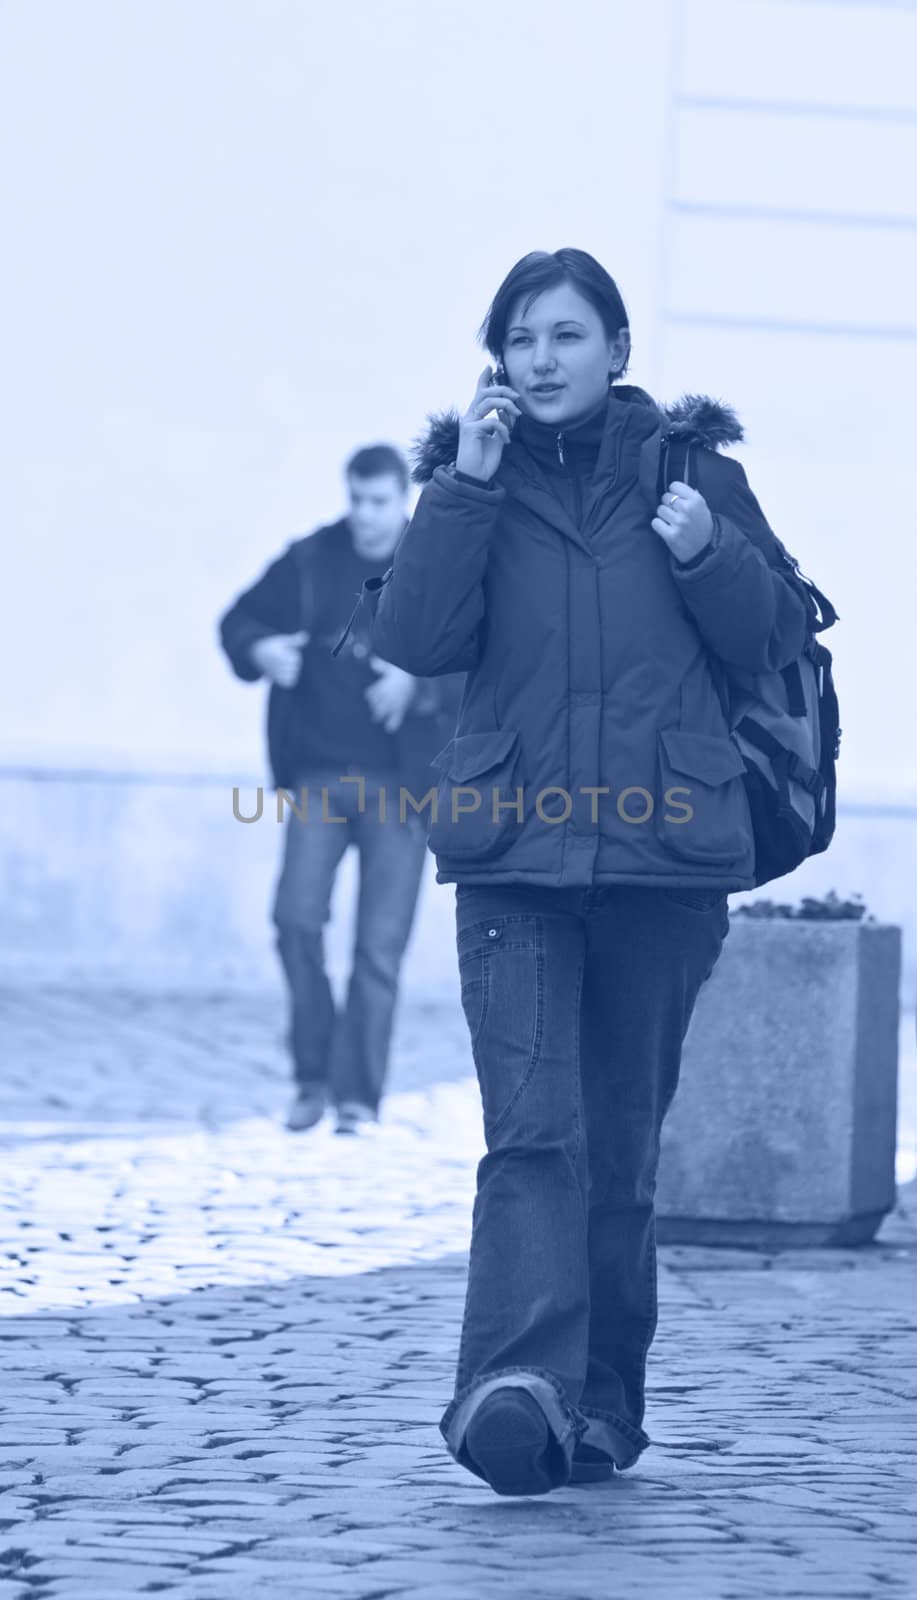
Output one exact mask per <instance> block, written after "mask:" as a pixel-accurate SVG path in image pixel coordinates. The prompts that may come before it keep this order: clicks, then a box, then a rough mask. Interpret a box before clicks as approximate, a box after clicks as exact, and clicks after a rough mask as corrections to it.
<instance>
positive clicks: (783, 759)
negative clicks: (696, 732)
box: [735, 717, 825, 805]
mask: <svg viewBox="0 0 917 1600" xmlns="http://www.w3.org/2000/svg"><path fill="white" fill-rule="evenodd" d="M735 731H736V733H740V734H741V735H742V736H743V738H745V739H747V740H748V742H749V744H753V745H754V746H755V749H756V750H760V751H761V753H762V755H765V756H767V757H768V759H769V761H770V763H771V766H772V767H773V769H774V774H775V776H776V778H777V780H778V783H779V784H780V788H781V800H782V801H784V802H785V803H786V804H787V805H788V804H789V791H788V780H789V779H790V778H792V779H793V782H794V783H798V784H799V785H800V786H801V787H802V788H803V789H807V790H808V792H809V794H811V795H813V796H814V798H815V799H816V800H818V799H820V797H821V795H822V792H823V790H824V788H825V780H824V778H823V777H822V775H821V773H820V772H819V771H818V769H817V768H816V767H810V766H809V764H808V762H807V761H803V760H802V758H801V757H800V756H798V755H797V754H796V752H795V751H794V750H788V749H787V748H786V746H785V745H782V744H781V743H780V740H779V739H775V738H774V735H773V734H772V733H771V732H770V731H769V730H768V729H767V728H763V727H762V726H761V724H760V722H756V721H755V719H754V717H743V718H742V720H741V721H740V722H737V723H736V727H735Z"/></svg>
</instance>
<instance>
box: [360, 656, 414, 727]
mask: <svg viewBox="0 0 917 1600" xmlns="http://www.w3.org/2000/svg"><path fill="white" fill-rule="evenodd" d="M369 665H370V666H371V667H372V669H373V671H374V672H378V674H379V676H378V678H377V679H376V681H375V683H371V684H370V686H369V688H368V689H367V691H366V698H367V700H368V701H369V709H370V711H371V713H372V717H373V721H374V722H381V723H382V726H383V727H384V729H385V731H386V733H397V731H398V729H399V728H400V727H401V723H402V721H403V719H404V714H405V712H406V711H407V709H408V706H409V705H410V703H411V701H412V700H413V698H414V695H415V694H416V692H417V679H416V678H414V677H412V676H411V674H410V672H404V671H403V670H402V668H401V667H396V666H394V665H393V664H392V662H391V661H383V660H382V658H381V656H370V657H369Z"/></svg>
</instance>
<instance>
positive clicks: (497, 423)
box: [455, 367, 522, 483]
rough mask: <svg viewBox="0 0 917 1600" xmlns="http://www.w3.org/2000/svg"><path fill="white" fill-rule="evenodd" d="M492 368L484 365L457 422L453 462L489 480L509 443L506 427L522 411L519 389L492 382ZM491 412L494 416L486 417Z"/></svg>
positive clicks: (507, 427) (474, 474)
mask: <svg viewBox="0 0 917 1600" xmlns="http://www.w3.org/2000/svg"><path fill="white" fill-rule="evenodd" d="M493 378H494V370H493V368H492V367H485V368H484V371H483V372H482V373H481V376H480V377H479V379H478V386H477V388H476V389H475V391H474V399H473V400H472V402H471V405H470V406H469V407H468V410H467V411H466V412H465V415H464V416H463V417H462V419H461V421H460V423H459V446H458V455H457V456H456V458H455V465H456V467H457V468H458V470H459V472H467V473H468V474H469V475H470V476H471V477H472V478H482V479H484V481H485V482H488V483H489V482H490V479H491V478H492V477H493V475H494V473H495V472H496V470H497V468H498V466H499V465H500V458H501V456H502V455H503V450H504V447H505V446H506V445H508V444H509V439H510V430H511V428H512V425H513V423H514V422H515V420H516V418H517V417H521V415H522V412H521V411H520V409H519V407H518V406H517V404H516V400H517V398H518V394H519V391H518V389H511V388H510V387H509V384H506V383H494V381H493ZM493 411H495V412H496V413H497V414H496V416H488V414H487V413H488V412H493Z"/></svg>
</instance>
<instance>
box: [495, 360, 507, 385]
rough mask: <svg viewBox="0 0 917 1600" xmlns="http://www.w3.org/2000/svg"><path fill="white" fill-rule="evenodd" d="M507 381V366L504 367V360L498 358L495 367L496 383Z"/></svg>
mask: <svg viewBox="0 0 917 1600" xmlns="http://www.w3.org/2000/svg"><path fill="white" fill-rule="evenodd" d="M505 382H506V368H505V367H504V365H503V362H502V361H499V360H498V361H497V364H496V366H495V367H494V383H505Z"/></svg>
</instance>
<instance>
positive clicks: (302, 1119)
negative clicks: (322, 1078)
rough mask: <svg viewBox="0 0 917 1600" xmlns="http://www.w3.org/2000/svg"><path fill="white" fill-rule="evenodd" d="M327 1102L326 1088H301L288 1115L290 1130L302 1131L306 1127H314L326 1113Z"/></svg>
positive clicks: (292, 1131)
mask: <svg viewBox="0 0 917 1600" xmlns="http://www.w3.org/2000/svg"><path fill="white" fill-rule="evenodd" d="M325 1104H326V1095H325V1092H324V1090H322V1089H299V1090H298V1091H297V1094H296V1098H295V1100H294V1101H293V1104H292V1105H291V1107H290V1110H289V1113H288V1115H287V1127H288V1128H289V1130H290V1132H291V1133H302V1132H303V1130H304V1129H305V1128H314V1127H315V1124H316V1123H317V1122H321V1120H322V1117H323V1116H324V1115H325Z"/></svg>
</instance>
